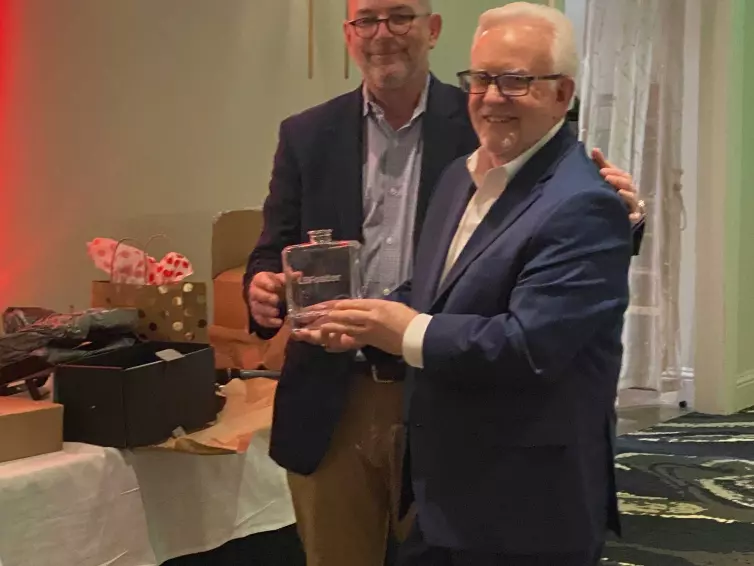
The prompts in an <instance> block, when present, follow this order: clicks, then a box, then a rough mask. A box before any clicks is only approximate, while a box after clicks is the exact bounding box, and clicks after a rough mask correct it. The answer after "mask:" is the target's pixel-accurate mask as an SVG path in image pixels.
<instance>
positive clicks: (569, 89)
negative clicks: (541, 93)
mask: <svg viewBox="0 0 754 566" xmlns="http://www.w3.org/2000/svg"><path fill="white" fill-rule="evenodd" d="M574 92H576V83H575V82H574V81H573V79H571V78H569V77H565V78H562V79H560V80H559V81H558V89H557V101H558V102H560V103H562V104H564V105H565V106H566V107H567V106H568V105H569V104H571V100H573V94H574ZM566 110H567V108H566Z"/></svg>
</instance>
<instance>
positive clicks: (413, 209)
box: [244, 0, 641, 566]
mask: <svg viewBox="0 0 754 566" xmlns="http://www.w3.org/2000/svg"><path fill="white" fill-rule="evenodd" d="M441 27H442V20H441V18H440V16H439V15H438V14H434V13H432V10H431V6H430V3H429V1H428V0H350V1H349V20H348V21H347V22H345V23H344V26H343V28H344V33H345V37H346V42H347V44H348V49H349V52H350V55H351V57H352V58H353V60H354V61H355V62H356V64H357V65H358V66H359V68H360V69H361V71H362V74H363V78H364V82H363V85H362V86H361V87H360V88H359V89H358V90H356V91H354V92H350V93H347V94H345V95H342V96H339V97H337V98H335V99H333V100H330V101H328V102H325V103H324V104H322V105H319V106H317V107H315V108H311V109H309V110H306V111H304V112H303V113H301V114H298V115H296V116H293V117H291V118H288V119H287V120H285V121H284V122H283V123H282V124H281V127H280V135H279V144H278V148H277V152H276V154H275V160H274V166H273V172H272V180H271V182H270V193H269V195H268V197H267V199H266V201H265V205H264V230H263V233H262V235H261V237H260V239H259V242H258V243H257V246H256V248H255V249H254V251H253V252H252V253H251V255H250V258H249V263H248V268H247V273H246V276H245V279H244V294H245V297H246V299H247V301H248V305H249V314H250V330H251V331H252V332H255V333H257V334H258V335H259V336H260V337H262V338H271V337H272V336H274V335H275V334H276V333H277V332H278V330H279V328H280V327H281V326H282V324H283V319H284V316H285V305H284V304H283V299H284V292H283V291H284V278H283V276H282V274H281V271H282V269H281V258H280V254H281V251H282V249H283V248H284V247H285V246H288V245H291V244H298V243H301V242H304V241H307V240H308V237H307V232H308V231H310V230H317V229H332V231H333V238H334V239H339V240H340V239H343V240H360V241H362V242H363V255H362V262H363V266H364V274H365V280H366V283H367V286H366V287H367V291H368V295H369V296H370V297H383V296H385V295H387V294H389V293H390V292H391V291H393V290H394V289H395V288H396V287H398V286H399V285H400V284H401V283H402V282H403V281H405V280H407V279H409V278H410V276H411V274H412V256H413V251H414V248H415V243H416V242H417V241H418V239H419V234H420V231H421V228H422V225H423V223H424V217H425V213H426V210H427V206H428V203H429V200H430V196H431V194H432V191H433V188H434V186H435V183H436V182H437V180H438V178H439V177H440V174H441V173H442V171H443V170H444V169H445V168H446V167H447V166H448V165H449V164H450V163H451V162H452V161H453V160H455V159H456V158H458V157H460V156H463V155H467V154H470V153H471V152H473V151H474V150H475V149H476V148H477V147H478V145H479V142H478V140H477V137H476V135H475V133H474V130H473V129H472V127H471V124H470V122H469V118H468V113H467V109H466V95H465V93H463V92H462V91H461V90H460V89H458V88H456V87H453V86H449V85H445V84H443V83H441V82H440V81H438V80H437V79H436V78H434V77H433V76H432V75H431V74H430V72H429V52H430V51H431V49H432V48H433V47H434V45H435V43H436V42H437V40H438V37H439V35H440V30H441ZM597 161H598V165H599V166H600V167H601V168H602V174H603V176H604V177H605V178H606V179H607V180H608V181H609V182H611V183H612V184H613V185H614V187H615V188H616V190H619V191H621V195H622V196H623V197H624V199H625V201H626V203H627V205H628V209H629V210H628V212H629V214H630V215H631V217H632V218H635V219H637V220H638V218H639V217H640V216H641V211H640V210H639V207H638V204H637V200H636V195H635V191H634V189H633V186H632V184H631V179H630V177H629V176H628V175H627V174H625V173H623V172H622V171H619V170H617V169H614V168H612V167H611V166H610V165H609V164H607V163H604V162H602V161H601V156H598V160H597ZM639 227H640V224H639ZM637 234H638V236H637V238H640V229H638V230H637ZM637 241H638V239H637ZM369 355H370V353H369V352H361V351H359V352H355V353H343V354H331V353H328V352H326V351H325V350H324V349H323V348H321V347H318V346H315V345H311V344H306V343H302V342H290V343H289V344H288V347H287V349H286V359H285V363H284V366H283V370H282V375H281V378H280V383H279V386H278V390H277V394H276V397H275V413H274V420H273V428H272V438H271V446H270V455H271V456H272V458H273V459H274V460H275V461H276V462H277V463H278V464H280V465H281V466H282V467H284V468H286V469H287V470H288V471H289V484H290V488H291V493H292V496H293V502H294V506H295V511H296V519H297V522H298V529H299V533H300V534H301V538H302V540H303V544H304V548H305V551H306V555H307V564H308V566H340V565H343V566H381V565H382V564H383V560H384V556H385V548H386V544H387V540H388V534H389V529H390V527H391V526H392V527H396V525H397V524H398V521H397V520H396V514H395V511H396V509H397V507H396V503H397V499H398V495H397V492H396V487H397V486H398V484H399V482H398V481H397V477H396V473H395V471H396V470H397V469H398V463H399V462H398V459H397V458H398V454H399V448H398V446H397V444H398V443H397V442H396V439H398V438H399V437H400V435H401V430H402V424H401V423H402V416H401V412H402V399H403V383H402V382H403V377H404V371H405V365H404V363H403V361H402V360H401V359H400V358H397V357H392V356H378V355H375V356H374V357H373V358H372V359H371V360H370V359H368V358H367V356H369Z"/></svg>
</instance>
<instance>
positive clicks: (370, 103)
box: [361, 74, 432, 124]
mask: <svg viewBox="0 0 754 566" xmlns="http://www.w3.org/2000/svg"><path fill="white" fill-rule="evenodd" d="M431 80H432V77H431V76H430V75H429V74H428V75H427V82H426V84H425V85H424V90H423V91H422V93H421V96H420V97H419V103H418V104H417V105H416V108H415V109H414V114H413V116H411V120H409V124H410V123H411V122H413V121H414V120H416V119H417V118H418V117H419V116H421V115H422V114H424V112H425V111H426V110H427V98H428V97H429V84H430V82H431ZM361 91H362V96H363V98H364V108H363V115H364V116H365V117H366V116H368V115H369V112H370V111H371V112H374V114H375V115H376V116H384V114H385V112H384V111H383V110H382V108H380V105H379V104H377V103H376V102H375V101H374V100H373V98H372V95H371V93H370V92H369V90H368V89H367V85H366V83H363V84H362V87H361Z"/></svg>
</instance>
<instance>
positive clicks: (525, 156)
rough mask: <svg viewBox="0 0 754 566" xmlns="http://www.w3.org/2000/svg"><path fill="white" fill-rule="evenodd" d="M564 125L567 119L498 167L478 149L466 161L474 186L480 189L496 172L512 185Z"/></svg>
mask: <svg viewBox="0 0 754 566" xmlns="http://www.w3.org/2000/svg"><path fill="white" fill-rule="evenodd" d="M564 123H565V119H563V120H561V121H560V122H558V123H557V124H555V126H553V127H552V129H551V130H550V131H548V132H547V133H546V134H545V135H544V136H543V137H542V138H541V139H540V140H539V141H538V142H537V143H535V144H534V145H533V146H531V147H530V148H529V149H527V150H526V151H525V152H523V153H522V154H521V155H519V156H518V157H516V158H515V159H512V160H510V161H509V162H508V163H505V164H504V165H500V166H498V167H491V166H490V165H489V162H488V160H487V156H485V155H481V154H480V152H479V149H477V150H476V151H475V152H474V153H472V154H471V155H470V156H469V157H468V159H467V160H466V168H467V169H468V170H469V173H470V174H471V178H472V180H473V181H474V184H475V185H476V186H477V188H480V187H481V186H482V184H483V183H484V180H485V178H486V177H487V175H489V174H491V173H493V172H496V173H494V174H495V175H498V174H499V173H500V172H503V171H504V172H505V179H506V184H507V183H510V182H511V179H513V177H514V176H515V175H516V173H518V172H519V171H520V170H521V168H522V167H523V166H524V165H526V162H527V161H529V159H531V158H532V156H533V155H534V154H535V153H537V152H538V151H539V150H540V149H542V148H543V147H544V146H545V144H547V142H549V141H550V140H551V139H552V138H554V137H555V134H557V133H558V132H559V131H560V128H562V127H563V124H564Z"/></svg>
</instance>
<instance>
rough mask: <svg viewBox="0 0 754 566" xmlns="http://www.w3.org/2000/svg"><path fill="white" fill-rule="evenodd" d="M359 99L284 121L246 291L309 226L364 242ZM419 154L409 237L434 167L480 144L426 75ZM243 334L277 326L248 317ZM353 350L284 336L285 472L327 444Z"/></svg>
mask: <svg viewBox="0 0 754 566" xmlns="http://www.w3.org/2000/svg"><path fill="white" fill-rule="evenodd" d="M363 124H364V118H363V98H362V91H361V88H359V89H358V90H355V91H353V92H350V93H348V94H345V95H343V96H339V97H337V98H334V99H332V100H330V101H328V102H325V103H324V104H322V105H320V106H317V107H315V108H312V109H309V110H307V111H305V112H303V113H301V114H298V115H296V116H293V117H291V118H288V119H287V120H285V121H284V122H283V123H282V125H281V126H280V138H279V143H278V148H277V152H276V154H275V162H274V167H273V171H272V180H271V182H270V193H269V196H268V197H267V200H266V201H265V205H264V230H263V232H262V235H261V237H260V239H259V242H258V243H257V246H256V248H255V249H254V251H253V252H252V253H251V256H250V257H249V262H248V266H247V271H246V275H245V277H244V297H246V295H247V291H248V286H249V282H250V281H251V279H252V278H253V277H254V275H255V274H256V273H258V272H260V271H273V272H276V273H278V272H280V271H282V266H281V256H280V254H281V252H282V250H283V248H284V247H285V246H288V245H291V244H298V243H301V242H305V241H308V237H307V231H309V230H317V229H327V228H330V229H332V230H333V237H334V238H335V239H345V240H362V230H361V227H362V223H363V212H362V210H363V209H362V166H363V162H364V147H363V132H362V130H363ZM422 130H423V132H422V133H423V139H424V147H423V156H422V165H421V166H422V172H421V181H420V187H419V195H418V201H417V210H416V218H415V220H414V222H415V230H414V231H415V234H416V237H415V238H414V241H415V242H418V240H419V237H418V236H419V234H420V230H421V226H422V224H423V222H424V216H425V213H426V210H427V205H428V203H429V198H430V195H431V194H432V190H433V188H434V187H435V185H436V183H437V180H438V179H439V177H440V174H441V173H442V171H443V170H444V169H445V168H446V167H447V166H448V165H449V164H450V163H451V162H453V161H454V160H455V159H456V158H458V157H459V156H462V155H466V154H468V153H470V152H472V151H474V150H475V149H476V147H477V145H478V142H477V139H476V135H475V134H474V131H473V129H472V128H471V124H470V123H469V119H468V114H467V110H466V96H465V95H464V94H463V93H462V92H461V91H460V90H459V89H458V88H456V87H453V86H449V85H446V84H443V83H441V82H440V81H438V80H436V79H434V78H432V80H431V82H430V87H429V94H428V98H427V109H426V113H425V114H424V117H423V120H422ZM250 330H251V331H252V332H255V333H257V334H258V335H259V336H260V337H262V338H271V337H272V336H274V335H275V333H276V331H275V330H269V329H266V328H262V327H260V326H259V325H258V324H257V323H256V322H255V321H254V320H253V319H251V321H250ZM353 364H354V361H353V354H329V353H327V352H325V351H324V350H323V349H322V348H320V347H316V346H311V345H308V344H304V343H300V342H292V341H291V342H290V343H289V344H288V347H287V348H286V357H285V363H284V365H283V369H282V375H281V377H280V384H279V386H278V389H277V394H276V396H275V412H274V419H273V425H272V439H271V446H270V455H271V456H272V458H273V459H274V460H275V461H276V462H277V463H278V464H280V465H281V466H283V467H284V468H287V469H289V470H292V471H294V472H298V473H301V474H308V473H311V472H313V471H314V470H315V469H316V467H317V465H318V464H319V462H320V460H321V459H322V457H323V456H324V454H325V451H326V450H327V447H328V444H329V441H330V437H331V435H332V432H333V429H334V427H335V424H336V423H337V422H338V420H339V418H340V416H341V413H342V410H343V407H344V404H345V401H346V396H347V393H348V389H349V383H350V379H351V378H352V375H353Z"/></svg>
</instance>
